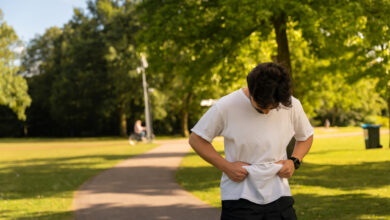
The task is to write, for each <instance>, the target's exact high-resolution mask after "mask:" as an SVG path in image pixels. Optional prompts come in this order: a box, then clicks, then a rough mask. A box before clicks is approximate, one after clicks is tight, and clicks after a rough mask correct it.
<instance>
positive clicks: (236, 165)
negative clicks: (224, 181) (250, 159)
mask: <svg viewBox="0 0 390 220" xmlns="http://www.w3.org/2000/svg"><path fill="white" fill-rule="evenodd" d="M243 166H249V164H247V163H244V162H241V161H236V162H229V165H228V166H227V167H226V169H225V170H224V171H223V172H224V173H225V174H226V175H227V176H228V177H229V179H231V180H233V181H234V182H241V181H243V180H244V179H245V178H246V177H247V176H248V171H247V170H246V169H245V168H243Z"/></svg>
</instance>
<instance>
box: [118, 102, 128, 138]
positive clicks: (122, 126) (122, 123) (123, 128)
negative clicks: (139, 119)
mask: <svg viewBox="0 0 390 220" xmlns="http://www.w3.org/2000/svg"><path fill="white" fill-rule="evenodd" d="M125 108H126V103H125V101H124V100H123V99H122V100H121V103H120V107H119V135H120V136H122V137H127V122H126V112H125Z"/></svg>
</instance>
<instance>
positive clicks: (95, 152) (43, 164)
mask: <svg viewBox="0 0 390 220" xmlns="http://www.w3.org/2000/svg"><path fill="white" fill-rule="evenodd" d="M155 146H157V145H156V144H138V145H136V146H130V145H129V143H128V141H127V140H126V139H121V138H71V139H50V138H47V139H36V138H34V139H0V152H1V153H0V219H73V212H72V201H73V193H74V191H75V190H77V188H78V187H79V186H80V185H81V184H82V183H84V182H85V181H86V180H88V179H89V178H91V177H93V176H94V175H96V174H98V173H100V172H102V171H103V170H105V169H108V168H110V167H112V166H114V165H115V164H116V163H118V162H120V161H121V160H124V159H126V158H129V157H131V156H134V155H137V154H140V153H143V152H145V151H148V150H150V149H152V148H153V147H155Z"/></svg>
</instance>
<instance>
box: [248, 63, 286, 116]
mask: <svg viewBox="0 0 390 220" xmlns="http://www.w3.org/2000/svg"><path fill="white" fill-rule="evenodd" d="M247 83H248V88H249V93H250V95H251V96H252V98H253V99H254V101H255V102H256V104H257V105H258V106H259V107H261V108H263V109H267V108H278V107H279V104H282V105H284V106H285V107H291V106H292V105H291V95H292V83H291V77H290V74H289V73H288V71H287V70H286V69H285V68H283V67H282V66H280V65H278V64H276V63H261V64H259V65H257V66H256V67H255V68H254V69H253V70H252V71H251V72H250V73H249V74H248V76H247Z"/></svg>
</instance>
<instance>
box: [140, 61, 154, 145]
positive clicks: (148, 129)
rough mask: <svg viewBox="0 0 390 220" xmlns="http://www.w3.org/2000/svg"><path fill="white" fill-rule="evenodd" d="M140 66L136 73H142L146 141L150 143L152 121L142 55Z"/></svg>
mask: <svg viewBox="0 0 390 220" xmlns="http://www.w3.org/2000/svg"><path fill="white" fill-rule="evenodd" d="M141 61H142V66H141V67H138V68H137V72H138V73H141V72H142V86H143V89H144V101H145V121H146V139H147V140H148V143H151V142H152V120H151V115H150V106H149V96H148V84H147V82H146V75H145V69H146V68H147V67H148V62H147V61H146V57H145V55H144V54H141Z"/></svg>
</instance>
